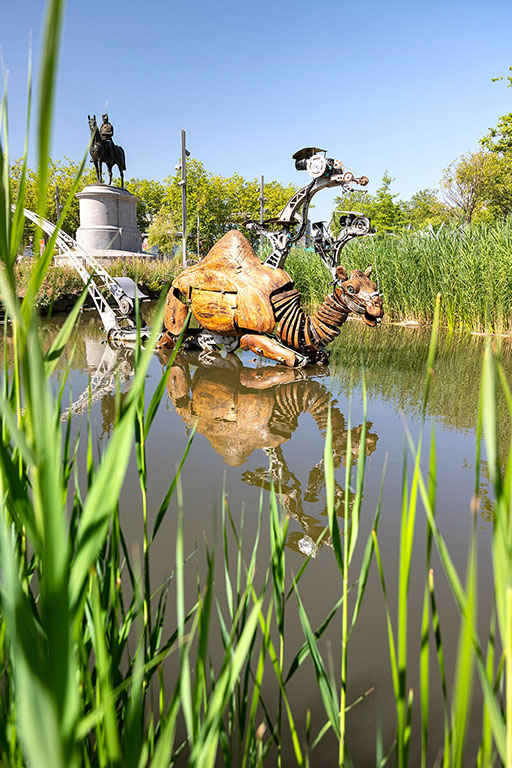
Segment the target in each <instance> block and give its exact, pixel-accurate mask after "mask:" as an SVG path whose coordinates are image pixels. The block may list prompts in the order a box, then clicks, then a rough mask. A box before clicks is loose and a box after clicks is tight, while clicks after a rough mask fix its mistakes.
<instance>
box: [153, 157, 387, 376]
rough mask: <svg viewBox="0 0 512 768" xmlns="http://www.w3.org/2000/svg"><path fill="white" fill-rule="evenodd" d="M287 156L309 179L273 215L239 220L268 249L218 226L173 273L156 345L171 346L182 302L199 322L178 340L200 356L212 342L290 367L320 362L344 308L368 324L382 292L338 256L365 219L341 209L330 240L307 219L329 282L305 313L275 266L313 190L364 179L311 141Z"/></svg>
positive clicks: (366, 228)
mask: <svg viewBox="0 0 512 768" xmlns="http://www.w3.org/2000/svg"><path fill="white" fill-rule="evenodd" d="M293 159H294V160H295V167H296V168H297V170H306V171H307V172H308V173H309V175H310V176H311V177H312V179H313V181H311V182H310V183H309V184H307V185H306V186H305V187H303V188H302V189H300V190H299V191H298V192H297V193H296V194H294V195H293V197H292V198H291V199H290V201H289V202H288V203H287V205H286V206H285V207H284V208H283V210H282V211H281V213H280V215H279V217H278V218H277V219H269V220H267V221H264V222H263V223H258V222H255V221H249V222H246V227H247V228H248V229H250V230H252V231H254V232H256V233H258V234H261V235H264V236H266V237H267V238H268V239H269V240H270V242H271V244H272V252H271V254H270V256H269V257H268V258H267V259H266V261H265V262H264V263H262V262H261V261H260V259H259V258H258V257H257V256H256V254H255V253H254V251H253V249H252V247H251V245H250V243H249V241H248V240H247V239H246V238H245V237H244V236H243V235H242V234H241V233H240V232H238V231H237V230H231V231H230V232H228V233H227V234H225V235H224V236H223V237H222V238H221V239H220V240H219V241H218V242H217V243H216V244H215V245H214V246H213V248H212V249H211V250H210V251H209V253H208V254H207V255H206V256H205V257H204V259H202V260H201V261H200V262H199V263H198V264H195V265H193V266H191V267H188V268H187V269H185V270H184V271H183V272H182V273H181V274H180V275H179V276H178V277H177V278H176V279H175V280H174V281H173V283H172V285H171V288H170V290H169V293H168V295H167V299H166V311H165V320H164V325H165V332H164V333H163V335H162V337H161V339H160V346H162V347H165V346H168V347H172V346H174V344H175V342H176V339H177V337H178V336H179V334H180V333H181V331H182V329H183V327H184V324H185V322H186V318H187V315H188V312H189V309H190V310H191V311H192V313H193V315H194V317H195V318H196V320H197V322H198V324H199V326H200V328H199V329H195V330H194V331H191V332H189V333H188V334H186V336H185V338H184V346H185V348H194V347H195V348H196V349H197V348H199V349H202V350H203V351H204V353H205V355H206V356H207V355H208V353H209V352H211V351H214V350H216V349H218V348H219V346H224V347H225V349H226V350H227V351H228V352H233V351H234V350H235V349H237V348H238V347H240V346H241V347H242V349H245V350H250V351H252V352H255V353H256V354H258V355H261V356H263V357H267V358H269V359H271V360H276V361H277V362H279V363H284V364H285V365H288V366H290V367H296V366H304V365H307V364H308V363H318V364H326V363H327V362H328V354H327V351H326V349H325V347H326V346H327V345H328V344H330V343H331V342H332V341H333V340H334V339H335V338H336V336H338V334H339V333H340V329H341V326H342V325H343V323H344V322H345V320H346V319H347V317H348V315H349V314H350V313H351V312H352V313H355V314H356V315H359V316H360V317H361V318H362V319H363V320H364V321H365V322H366V323H367V324H368V325H370V326H375V325H376V324H377V322H379V321H380V319H381V318H382V316H383V314H384V313H383V309H382V298H381V296H380V294H379V291H378V289H377V285H376V284H375V283H374V282H373V281H372V280H371V279H370V274H371V271H372V268H371V266H370V267H368V268H367V269H366V270H365V271H364V272H362V271H361V270H352V271H351V272H350V275H349V274H348V272H347V270H346V269H345V268H344V267H343V266H341V265H340V264H339V257H340V253H341V250H342V249H343V247H344V246H345V245H346V244H347V243H348V242H349V241H350V240H352V239H353V238H355V237H363V236H366V235H369V234H371V232H372V228H371V224H370V220H369V219H368V218H366V217H365V216H363V215H361V214H358V213H355V212H350V213H348V214H347V215H346V216H344V217H343V220H342V224H343V229H342V231H341V233H340V235H339V236H338V238H336V239H335V240H334V239H332V238H331V237H330V235H329V233H328V231H327V230H326V228H325V227H324V226H323V224H322V223H321V222H319V223H317V224H314V225H313V229H314V246H315V251H316V253H317V254H318V255H319V256H320V258H321V259H322V260H323V262H324V263H325V265H326V266H327V268H328V269H329V271H330V272H331V274H332V277H333V290H332V292H331V293H330V294H328V295H327V296H326V297H325V299H324V302H323V304H322V305H321V306H320V307H319V309H317V311H316V312H315V313H314V314H313V315H308V314H306V313H305V312H304V310H303V309H302V308H301V305H300V294H299V292H298V291H297V289H296V288H295V287H294V283H293V281H292V279H291V277H290V276H289V275H288V274H287V272H285V271H284V269H283V266H284V262H285V260H286V256H287V255H288V253H289V252H290V248H291V246H292V245H293V244H294V243H295V242H297V240H298V239H299V238H300V237H302V235H303V234H304V231H305V229H306V224H307V213H308V208H309V205H310V203H311V200H312V198H313V196H314V195H315V194H316V193H317V192H319V191H320V190H322V189H326V188H328V187H336V186H339V187H342V188H343V189H345V190H348V189H350V185H351V184H359V185H360V186H365V185H366V184H367V183H368V179H367V178H366V177H365V176H362V177H360V178H355V177H354V175H353V174H352V173H351V172H350V171H346V170H345V168H344V166H343V164H342V163H341V161H340V160H334V159H332V158H326V157H325V151H324V150H320V149H318V148H316V147H306V148H305V149H302V150H299V151H298V152H296V153H295V154H294V155H293Z"/></svg>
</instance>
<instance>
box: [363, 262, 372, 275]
mask: <svg viewBox="0 0 512 768" xmlns="http://www.w3.org/2000/svg"><path fill="white" fill-rule="evenodd" d="M364 273H365V275H366V277H370V275H371V273H372V265H371V264H370V266H369V267H366V269H365V271H364Z"/></svg>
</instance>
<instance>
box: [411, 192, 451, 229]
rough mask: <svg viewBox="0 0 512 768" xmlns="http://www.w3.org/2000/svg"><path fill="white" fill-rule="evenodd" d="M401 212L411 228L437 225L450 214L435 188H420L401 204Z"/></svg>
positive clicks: (447, 218)
mask: <svg viewBox="0 0 512 768" xmlns="http://www.w3.org/2000/svg"><path fill="white" fill-rule="evenodd" d="M402 213H403V218H404V221H405V222H407V224H410V225H411V227H412V228H413V229H425V227H428V226H429V225H431V226H433V227H439V226H441V224H443V223H444V222H446V221H448V220H449V219H450V216H451V214H450V210H449V208H448V206H447V205H446V204H445V203H443V202H442V200H440V199H439V197H438V190H437V189H420V190H419V192H416V193H415V194H414V195H413V196H412V197H411V199H410V200H408V201H406V202H404V203H403V204H402Z"/></svg>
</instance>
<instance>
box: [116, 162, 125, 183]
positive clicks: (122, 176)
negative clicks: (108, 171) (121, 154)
mask: <svg viewBox="0 0 512 768" xmlns="http://www.w3.org/2000/svg"><path fill="white" fill-rule="evenodd" d="M117 167H118V168H119V173H120V174H121V187H122V188H124V173H123V171H122V170H121V166H120V165H118V166H117Z"/></svg>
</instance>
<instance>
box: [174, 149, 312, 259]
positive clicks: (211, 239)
mask: <svg viewBox="0 0 512 768" xmlns="http://www.w3.org/2000/svg"><path fill="white" fill-rule="evenodd" d="M180 180H181V172H179V171H177V172H176V173H175V174H174V175H173V176H169V177H167V178H166V179H165V180H164V185H165V193H164V197H163V201H162V205H163V207H165V208H167V210H169V211H170V213H171V215H172V218H173V221H174V222H175V223H177V222H179V224H180V229H181V217H182V203H181V187H180V184H179V182H180ZM296 190H297V188H296V187H294V186H293V185H291V184H290V185H282V184H279V183H278V182H276V181H271V182H269V183H268V184H266V185H265V201H266V202H265V207H266V214H265V215H266V217H267V218H270V217H273V216H276V215H277V214H278V213H279V212H280V211H281V210H282V208H284V206H285V205H286V203H287V202H288V200H289V198H290V197H291V196H292V194H294V192H296ZM198 216H199V233H200V245H201V252H203V253H204V252H206V251H208V250H209V249H210V248H211V247H212V245H213V244H214V243H215V242H216V241H217V240H218V239H219V238H220V237H222V235H224V234H225V233H226V232H228V230H230V229H233V228H234V227H236V228H242V227H243V223H244V222H245V221H246V220H248V219H259V216H260V202H259V182H258V180H257V179H254V180H253V181H247V180H246V179H244V178H243V177H242V176H240V175H239V174H236V173H235V174H234V175H233V176H229V177H224V176H221V175H219V174H215V175H214V174H211V173H209V172H208V171H207V170H206V169H205V167H204V165H203V163H201V162H200V161H199V160H195V159H194V158H190V159H189V160H188V161H187V237H189V238H193V241H194V244H195V240H196V233H197V217H198ZM244 234H246V235H248V236H249V239H251V238H253V235H252V234H249V232H245V233H244Z"/></svg>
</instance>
